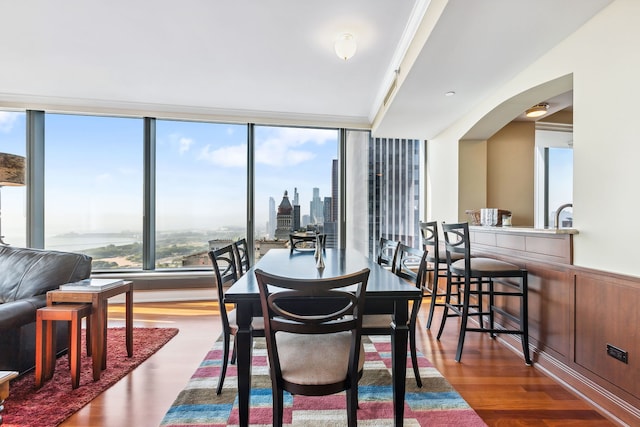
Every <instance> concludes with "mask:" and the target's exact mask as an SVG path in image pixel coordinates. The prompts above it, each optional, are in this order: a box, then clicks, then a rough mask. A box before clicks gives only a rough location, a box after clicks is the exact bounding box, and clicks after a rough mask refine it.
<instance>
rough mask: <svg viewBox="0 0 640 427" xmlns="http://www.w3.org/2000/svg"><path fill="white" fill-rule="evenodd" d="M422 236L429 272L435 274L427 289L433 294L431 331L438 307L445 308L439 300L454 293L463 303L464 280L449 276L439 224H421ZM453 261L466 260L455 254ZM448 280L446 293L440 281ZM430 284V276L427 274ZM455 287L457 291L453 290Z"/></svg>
mask: <svg viewBox="0 0 640 427" xmlns="http://www.w3.org/2000/svg"><path fill="white" fill-rule="evenodd" d="M420 234H421V235H422V248H423V249H424V251H425V252H427V263H428V265H429V266H428V267H427V272H429V271H431V272H433V281H432V282H431V285H430V286H427V287H426V288H425V289H426V290H427V292H429V293H430V294H431V303H430V305H429V317H428V319H427V329H431V322H432V321H433V313H434V311H435V308H436V307H444V305H445V304H444V302H438V298H442V297H444V298H445V299H446V296H447V295H449V294H450V293H452V295H455V296H456V301H457V302H460V303H461V302H462V298H460V285H461V284H462V282H463V280H462V279H461V278H460V277H459V276H455V277H453V275H451V274H449V267H448V266H447V254H446V252H445V251H444V250H443V248H441V247H440V243H439V239H438V223H437V222H436V221H430V222H421V223H420ZM451 256H452V260H455V261H457V260H459V259H462V258H464V255H462V254H458V253H453V254H451ZM441 278H442V279H446V281H447V285H446V289H445V291H444V292H442V291H440V289H439V288H438V282H439V279H441ZM427 283H428V274H427ZM454 287H455V291H454V290H453V288H454Z"/></svg>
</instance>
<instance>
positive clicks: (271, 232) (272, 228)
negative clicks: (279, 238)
mask: <svg viewBox="0 0 640 427" xmlns="http://www.w3.org/2000/svg"><path fill="white" fill-rule="evenodd" d="M267 234H268V237H269V238H270V239H273V238H274V237H275V236H276V201H275V199H274V198H273V197H269V226H268V227H267Z"/></svg>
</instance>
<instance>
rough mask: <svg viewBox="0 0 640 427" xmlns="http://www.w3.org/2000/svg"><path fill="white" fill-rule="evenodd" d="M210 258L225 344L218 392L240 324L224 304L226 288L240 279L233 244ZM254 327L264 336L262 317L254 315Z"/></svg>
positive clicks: (256, 331)
mask: <svg viewBox="0 0 640 427" xmlns="http://www.w3.org/2000/svg"><path fill="white" fill-rule="evenodd" d="M209 258H210V259H211V263H212V264H213V271H214V275H215V280H216V288H217V291H218V305H219V306H220V320H221V322H222V336H223V342H224V346H223V349H222V361H221V362H222V366H221V369H220V379H219V380H218V387H217V389H216V394H220V393H221V392H222V387H223V385H224V377H225V375H226V373H227V365H228V360H229V347H230V343H231V336H232V335H234V336H235V334H236V332H238V325H237V323H236V310H235V309H233V310H229V311H227V307H226V305H225V304H224V290H225V288H228V287H230V286H231V285H233V284H234V283H235V282H236V281H237V280H238V272H237V268H238V264H237V261H236V257H235V251H234V248H233V245H228V246H225V247H223V248H221V249H218V250H213V251H209ZM251 327H252V328H253V336H264V322H263V320H262V317H254V318H253V321H252V322H251ZM235 361H236V343H235V339H234V341H233V353H232V355H231V363H232V364H233V363H235Z"/></svg>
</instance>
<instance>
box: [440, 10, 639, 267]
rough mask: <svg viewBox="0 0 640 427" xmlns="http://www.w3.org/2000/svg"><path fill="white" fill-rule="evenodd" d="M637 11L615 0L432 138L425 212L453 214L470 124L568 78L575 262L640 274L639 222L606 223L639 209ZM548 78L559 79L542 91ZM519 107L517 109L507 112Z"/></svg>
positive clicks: (444, 216) (444, 217)
mask: <svg viewBox="0 0 640 427" xmlns="http://www.w3.org/2000/svg"><path fill="white" fill-rule="evenodd" d="M638 16H640V1H637V0H615V1H614V2H613V3H612V4H611V5H609V6H608V7H606V8H605V9H604V10H603V11H602V12H600V13H599V14H598V15H596V16H595V17H594V18H593V19H591V20H590V21H589V22H587V23H586V24H585V25H584V26H583V27H582V28H580V29H579V30H578V31H576V32H575V33H574V34H572V35H571V36H569V37H568V38H567V39H565V40H564V41H563V42H562V43H560V44H559V45H557V46H556V47H555V48H553V49H552V50H551V51H549V52H548V53H547V54H545V55H543V56H542V57H541V58H540V59H539V60H538V61H536V62H535V63H534V64H532V65H531V66H530V67H528V68H527V69H526V70H524V71H523V72H522V73H520V74H519V75H517V76H516V77H515V78H514V79H512V80H510V81H508V82H505V83H504V85H503V86H502V87H500V88H498V89H497V90H495V91H494V92H493V94H492V96H490V97H489V98H487V99H485V100H484V101H483V102H481V103H480V104H479V105H478V106H476V107H475V108H474V109H472V110H471V111H470V112H469V113H468V114H467V115H465V116H464V117H462V118H460V119H459V120H458V121H457V122H456V123H454V124H453V125H452V126H450V127H449V128H448V129H446V130H445V131H443V132H442V133H441V134H440V135H438V136H437V137H435V138H433V139H432V140H430V141H429V147H430V148H429V152H430V155H431V157H430V158H429V160H428V165H427V166H428V167H429V166H432V167H434V170H433V171H432V173H430V174H429V179H430V182H429V183H428V186H429V188H430V189H431V190H432V191H431V192H430V193H427V197H428V198H429V199H428V200H427V206H429V209H428V213H429V215H431V217H434V218H438V220H449V221H451V220H456V219H457V217H458V212H459V206H458V198H457V197H455V198H454V201H451V194H452V192H455V188H456V187H455V185H456V183H457V181H458V170H457V167H456V166H455V164H457V163H458V157H459V151H460V150H459V141H460V140H461V139H463V137H464V135H465V134H467V132H469V130H470V129H472V128H473V127H474V125H476V124H477V123H479V122H481V121H482V120H483V118H484V117H485V116H487V115H489V114H490V113H491V112H492V111H494V110H496V109H499V107H500V106H501V105H503V104H504V103H506V102H507V101H509V100H510V99H512V98H513V97H516V96H518V95H520V94H523V93H528V95H531V94H534V93H535V90H532V88H540V99H538V100H537V101H542V100H544V99H547V98H548V97H550V96H549V95H551V96H553V95H557V94H560V93H562V92H563V91H566V90H570V89H571V87H566V83H567V81H568V82H570V83H572V85H573V90H574V97H573V100H574V113H573V122H574V128H573V131H574V145H573V149H574V187H573V188H574V199H573V205H574V209H573V212H574V226H575V227H576V228H577V229H578V230H579V232H580V234H578V235H576V236H575V239H574V243H575V244H574V263H575V264H576V265H579V266H585V267H590V268H595V269H599V270H603V271H611V272H619V273H622V274H629V275H634V276H640V263H638V262H637V253H638V252H637V247H636V246H635V242H637V241H638V240H640V227H627V228H625V232H624V233H615V232H613V231H612V229H611V227H610V226H609V224H611V223H612V221H611V220H612V219H613V218H612V217H611V214H612V213H614V214H615V215H616V218H620V217H623V218H626V217H627V216H631V217H632V218H633V217H635V216H637V213H638V212H640V196H638V191H636V190H634V189H635V187H636V186H637V185H638V183H640V168H638V167H637V159H638V158H640V144H638V133H639V130H638V125H637V119H636V118H635V117H634V115H635V111H636V106H637V100H638V99H640V84H638V77H637V76H638V75H640V49H638V48H637V41H638V40H640V25H637V17H638ZM566 76H570V80H569V79H567V78H566ZM547 82H557V83H558V84H559V86H564V87H558V88H557V91H556V92H555V93H544V89H545V87H546V86H545V84H546V83H547ZM547 89H548V87H547ZM552 89H555V88H552ZM530 100H531V99H527V101H530ZM530 105H533V103H530ZM521 112H522V111H519V112H514V114H513V116H512V118H511V119H513V118H515V117H516V116H517V114H519V113H521ZM506 122H508V120H507V121H506ZM506 122H505V123H506ZM487 137H488V136H487ZM452 164H453V165H452ZM442 165H446V167H443V166H442ZM436 171H437V172H439V173H434V172H436ZM441 189H442V190H441ZM445 190H446V191H445ZM606 214H609V215H606Z"/></svg>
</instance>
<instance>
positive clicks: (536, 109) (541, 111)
mask: <svg viewBox="0 0 640 427" xmlns="http://www.w3.org/2000/svg"><path fill="white" fill-rule="evenodd" d="M548 109H549V104H547V103H546V102H541V103H540V104H536V105H534V106H533V107H531V108H529V109H528V110H527V111H525V112H524V114H525V115H526V116H527V117H532V118H533V117H541V116H544V115H545V114H547V110H548Z"/></svg>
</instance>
